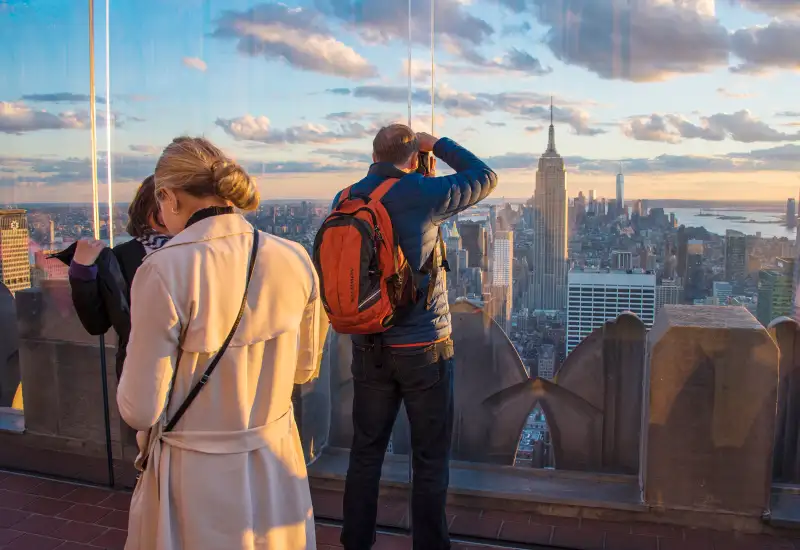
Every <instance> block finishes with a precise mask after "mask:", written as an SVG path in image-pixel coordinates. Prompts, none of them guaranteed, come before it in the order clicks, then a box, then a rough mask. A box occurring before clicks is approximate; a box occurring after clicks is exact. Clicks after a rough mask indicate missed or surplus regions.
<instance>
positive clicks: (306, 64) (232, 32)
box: [212, 4, 378, 79]
mask: <svg viewBox="0 0 800 550" xmlns="http://www.w3.org/2000/svg"><path fill="white" fill-rule="evenodd" d="M216 25H217V27H216V29H215V30H214V32H213V33H212V36H214V37H216V38H219V39H231V40H236V42H237V43H236V48H237V50H238V51H239V53H241V54H243V55H247V56H251V57H264V58H266V59H269V60H282V61H284V62H286V63H288V64H289V65H291V66H292V67H295V68H297V69H302V70H306V71H312V72H317V73H323V74H329V75H335V76H342V77H346V78H354V79H361V78H370V77H375V76H377V75H378V69H377V68H376V67H375V66H373V65H372V64H370V63H369V61H367V60H366V59H364V58H363V57H362V56H361V55H360V54H359V53H357V52H356V51H355V50H354V49H352V48H351V47H350V46H347V45H346V44H343V43H342V42H340V41H339V40H337V39H336V38H335V37H334V36H333V33H332V32H331V31H330V30H329V29H328V28H327V26H326V24H325V21H324V18H323V17H322V16H321V15H320V14H319V13H318V12H316V11H314V10H311V9H306V8H289V7H287V6H285V5H282V4H260V5H258V6H256V7H254V8H252V9H250V10H247V11H243V12H238V11H226V12H223V14H222V16H221V17H220V18H219V19H218V20H217V22H216Z"/></svg>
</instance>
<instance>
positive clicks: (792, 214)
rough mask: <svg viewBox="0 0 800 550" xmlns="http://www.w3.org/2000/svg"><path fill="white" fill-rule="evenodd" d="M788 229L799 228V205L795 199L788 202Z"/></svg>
mask: <svg viewBox="0 0 800 550" xmlns="http://www.w3.org/2000/svg"><path fill="white" fill-rule="evenodd" d="M786 227H792V228H794V227H797V203H796V202H795V200H794V199H789V200H788V201H786Z"/></svg>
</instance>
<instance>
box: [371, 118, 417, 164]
mask: <svg viewBox="0 0 800 550" xmlns="http://www.w3.org/2000/svg"><path fill="white" fill-rule="evenodd" d="M372 150H373V152H374V153H375V160H376V161H378V162H391V163H392V164H395V165H398V164H404V163H406V162H408V160H409V159H410V158H411V156H412V155H415V154H416V153H417V152H419V144H418V143H417V134H415V133H414V130H412V129H411V128H409V127H408V126H406V125H405V124H391V125H389V126H386V127H384V128H381V130H380V132H378V135H376V136H375V139H374V140H373V141H372Z"/></svg>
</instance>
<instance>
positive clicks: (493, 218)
mask: <svg viewBox="0 0 800 550" xmlns="http://www.w3.org/2000/svg"><path fill="white" fill-rule="evenodd" d="M489 227H490V228H491V230H492V233H494V232H495V231H496V230H497V206H495V205H494V204H493V205H491V206H489Z"/></svg>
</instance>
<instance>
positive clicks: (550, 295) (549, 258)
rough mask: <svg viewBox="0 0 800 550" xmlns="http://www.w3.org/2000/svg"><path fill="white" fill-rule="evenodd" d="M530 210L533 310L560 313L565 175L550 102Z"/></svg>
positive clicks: (564, 250) (564, 256)
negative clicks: (546, 129)
mask: <svg viewBox="0 0 800 550" xmlns="http://www.w3.org/2000/svg"><path fill="white" fill-rule="evenodd" d="M534 207H535V212H534V215H535V225H534V229H535V233H534V237H533V239H534V241H533V242H534V244H533V260H534V264H533V289H532V290H533V307H534V308H535V309H546V310H563V309H565V308H566V295H567V293H566V290H567V260H568V256H567V209H568V202H567V172H566V169H565V168H564V159H563V158H561V155H559V154H558V151H556V133H555V128H554V127H553V103H552V101H551V102H550V131H549V137H548V142H547V150H546V151H545V153H544V154H543V155H542V156H541V157H540V158H539V167H538V169H537V170H536V191H535V193H534Z"/></svg>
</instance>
